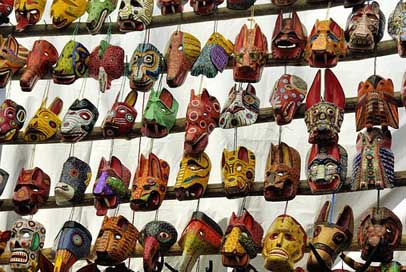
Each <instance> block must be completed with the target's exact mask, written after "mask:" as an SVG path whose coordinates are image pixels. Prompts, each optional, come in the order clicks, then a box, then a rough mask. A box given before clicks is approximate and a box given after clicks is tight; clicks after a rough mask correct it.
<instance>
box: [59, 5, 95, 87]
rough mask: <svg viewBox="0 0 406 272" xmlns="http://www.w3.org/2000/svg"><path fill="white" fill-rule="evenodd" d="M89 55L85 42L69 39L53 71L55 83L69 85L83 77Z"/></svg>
mask: <svg viewBox="0 0 406 272" xmlns="http://www.w3.org/2000/svg"><path fill="white" fill-rule="evenodd" d="M60 1H62V0H60ZM89 55H90V54H89V51H87V49H86V47H85V46H84V45H83V44H81V43H80V42H75V41H73V40H71V41H69V42H68V43H67V44H66V45H65V47H64V48H63V50H62V53H61V55H60V56H59V59H58V61H57V63H56V66H55V67H54V70H53V72H52V79H53V80H54V83H55V84H64V85H69V84H72V83H73V82H75V81H76V80H77V79H78V78H81V77H83V76H84V75H85V74H86V73H87V69H88V65H89Z"/></svg>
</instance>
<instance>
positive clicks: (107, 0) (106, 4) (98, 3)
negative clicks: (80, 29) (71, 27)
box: [86, 0, 117, 35]
mask: <svg viewBox="0 0 406 272" xmlns="http://www.w3.org/2000/svg"><path fill="white" fill-rule="evenodd" d="M116 6H117V0H89V2H87V7H86V11H87V13H88V14H89V15H88V16H87V21H86V27H87V30H88V31H89V33H90V34H92V35H95V34H97V33H99V32H100V30H101V28H102V26H103V24H104V22H105V21H106V18H107V17H108V16H109V15H110V14H111V13H112V12H113V11H114V10H115V9H116Z"/></svg>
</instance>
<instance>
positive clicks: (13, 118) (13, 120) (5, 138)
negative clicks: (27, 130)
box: [0, 99, 27, 143]
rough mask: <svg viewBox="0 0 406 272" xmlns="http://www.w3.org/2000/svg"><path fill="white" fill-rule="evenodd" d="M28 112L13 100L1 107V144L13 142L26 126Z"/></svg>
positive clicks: (6, 100) (6, 101)
mask: <svg viewBox="0 0 406 272" xmlns="http://www.w3.org/2000/svg"><path fill="white" fill-rule="evenodd" d="M26 116H27V112H26V111H25V109H24V107H23V106H21V105H19V104H17V103H16V102H14V101H13V100H11V99H5V100H4V101H3V103H2V104H1V106H0V143H4V142H10V141H13V140H14V139H15V138H16V137H17V136H18V133H19V131H20V129H22V127H23V126H24V122H25V119H26Z"/></svg>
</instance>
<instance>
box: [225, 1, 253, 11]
mask: <svg viewBox="0 0 406 272" xmlns="http://www.w3.org/2000/svg"><path fill="white" fill-rule="evenodd" d="M255 1H256V0H227V8H228V9H236V10H246V9H249V8H250V7H251V6H252V5H254V4H255Z"/></svg>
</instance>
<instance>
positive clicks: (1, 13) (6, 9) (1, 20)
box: [0, 0, 14, 25]
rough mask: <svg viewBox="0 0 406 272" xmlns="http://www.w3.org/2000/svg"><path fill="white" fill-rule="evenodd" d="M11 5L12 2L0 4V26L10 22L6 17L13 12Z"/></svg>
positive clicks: (11, 0) (8, 0) (7, 0)
mask: <svg viewBox="0 0 406 272" xmlns="http://www.w3.org/2000/svg"><path fill="white" fill-rule="evenodd" d="M13 4H14V0H3V1H1V2H0V25H2V24H8V23H9V22H10V19H9V18H8V16H9V15H10V14H11V12H12V11H13Z"/></svg>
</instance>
